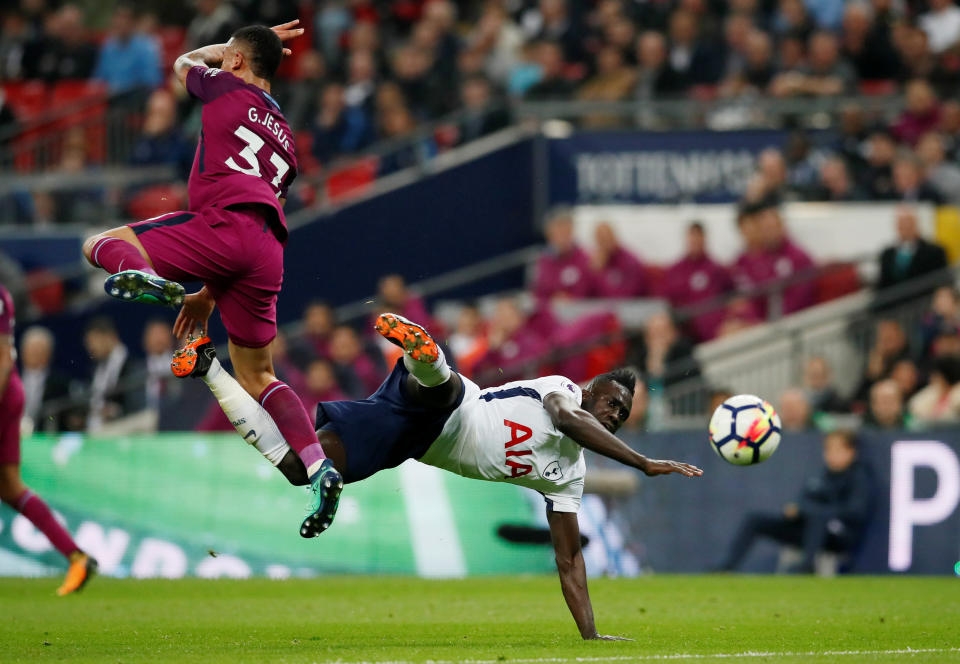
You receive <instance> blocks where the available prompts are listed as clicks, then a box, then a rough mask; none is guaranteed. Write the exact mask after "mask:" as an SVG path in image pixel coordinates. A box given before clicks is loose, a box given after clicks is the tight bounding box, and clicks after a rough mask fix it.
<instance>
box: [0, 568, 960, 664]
mask: <svg viewBox="0 0 960 664" xmlns="http://www.w3.org/2000/svg"><path fill="white" fill-rule="evenodd" d="M56 585H57V580H55V579H30V580H11V579H5V580H0V607H2V618H0V662H45V661H50V662H54V661H57V662H63V661H71V662H98V663H100V662H231V663H236V662H336V661H339V662H364V661H369V662H380V661H409V662H422V661H427V660H434V661H437V660H442V661H464V660H473V661H484V662H491V663H493V664H495V663H497V662H500V661H515V662H518V663H519V662H529V663H531V664H533V663H536V662H574V661H578V658H580V659H579V661H591V662H628V661H663V660H666V661H673V660H677V661H681V662H682V661H688V660H689V661H717V662H721V661H729V660H732V661H751V662H752V661H757V662H760V661H763V662H776V663H778V664H779V663H788V662H789V663H794V662H811V661H814V662H834V661H836V662H907V661H909V662H960V580H958V579H951V578H944V577H941V578H906V577H899V578H895V577H888V578H872V577H860V578H854V577H850V578H839V579H816V578H800V577H750V576H652V577H647V578H640V579H632V580H626V579H622V580H618V579H597V580H594V581H592V582H591V594H592V597H593V604H594V610H595V612H596V614H597V624H598V627H599V629H600V631H601V632H602V633H608V634H611V633H612V634H621V635H624V636H630V637H632V638H634V639H636V641H634V642H630V643H602V642H589V643H585V642H583V641H581V640H580V639H579V637H578V635H577V633H576V630H575V628H574V625H573V621H572V620H571V618H570V616H569V614H568V613H567V610H566V607H565V606H564V603H563V599H562V597H561V595H560V588H559V583H558V582H557V580H556V579H555V578H550V577H489V578H473V579H469V580H464V581H424V580H417V579H406V578H393V577H385V578H369V577H364V578H356V577H335V578H323V579H313V580H305V581H297V580H289V581H266V580H250V581H227V580H217V581H204V580H182V581H161V580H151V581H135V580H116V579H94V581H93V582H92V583H91V584H90V586H89V587H88V588H87V589H86V590H85V591H84V592H83V593H81V594H79V595H77V596H74V597H66V598H58V597H55V596H54V594H53V589H54V588H55V586H56ZM908 649H913V650H919V651H920V652H907V650H908Z"/></svg>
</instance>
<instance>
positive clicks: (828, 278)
mask: <svg viewBox="0 0 960 664" xmlns="http://www.w3.org/2000/svg"><path fill="white" fill-rule="evenodd" d="M815 286H816V293H817V295H816V298H817V303H818V304H819V303H821V302H829V301H830V300H835V299H837V298H838V297H843V296H844V295H849V294H850V293H856V292H857V291H858V290H860V288H861V287H862V284H861V283H860V275H859V274H858V273H857V268H856V266H855V265H851V264H849V263H837V264H834V265H828V266H826V267H825V268H824V270H823V273H822V274H821V275H820V276H819V277H818V278H817V280H816V283H815Z"/></svg>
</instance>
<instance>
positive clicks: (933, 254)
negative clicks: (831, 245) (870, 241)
mask: <svg viewBox="0 0 960 664" xmlns="http://www.w3.org/2000/svg"><path fill="white" fill-rule="evenodd" d="M896 215H897V243H896V244H895V245H893V246H890V247H887V248H886V249H884V250H883V252H882V253H881V254H880V279H879V280H878V281H877V290H878V291H883V290H884V289H886V288H890V287H892V286H897V285H899V284H902V283H905V282H908V281H910V280H912V279H916V278H917V277H922V276H923V275H925V274H930V273H933V272H937V271H938V270H942V269H943V268H945V267H946V266H947V254H946V252H945V251H944V250H943V247H941V246H939V245H937V244H934V243H933V242H929V241H927V240H925V239H923V238H922V237H920V231H919V230H918V228H917V215H916V213H915V212H914V210H913V209H912V208H910V207H909V206H906V205H902V206H900V207H898V208H897V213H896ZM937 285H938V284H932V285H931V287H930V289H929V290H930V291H933V290H934V289H935V288H936V286H937ZM916 295H918V294H916Z"/></svg>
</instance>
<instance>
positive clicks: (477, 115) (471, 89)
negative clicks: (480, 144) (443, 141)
mask: <svg viewBox="0 0 960 664" xmlns="http://www.w3.org/2000/svg"><path fill="white" fill-rule="evenodd" d="M461 98H462V100H463V115H462V118H463V119H462V120H461V121H460V126H459V139H458V143H467V142H469V141H474V140H476V139H478V138H482V137H484V136H487V135H488V134H492V133H493V132H495V131H498V130H500V129H503V128H504V127H506V126H507V125H509V124H510V113H509V111H507V109H506V108H504V107H502V106H501V105H500V104H496V105H494V102H493V93H492V91H491V88H490V81H489V80H487V79H486V78H484V77H483V76H472V77H470V78H468V79H467V80H466V81H464V82H463V87H462V90H461Z"/></svg>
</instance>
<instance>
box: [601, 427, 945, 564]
mask: <svg viewBox="0 0 960 664" xmlns="http://www.w3.org/2000/svg"><path fill="white" fill-rule="evenodd" d="M821 440H822V436H821V435H819V434H816V433H789V432H788V433H786V434H784V438H783V440H782V442H781V444H780V447H779V449H778V450H777V451H776V453H775V454H774V455H773V456H772V457H770V459H769V460H767V461H765V462H763V463H761V464H759V465H756V466H732V465H730V464H728V463H726V462H725V461H723V460H721V459H720V458H719V457H718V456H717V455H716V454H715V453H714V452H713V451H712V450H711V449H710V446H709V444H708V443H707V439H706V431H704V432H702V433H701V432H689V433H680V434H677V433H672V434H670V433H656V434H648V435H644V436H638V437H636V438H629V441H630V443H631V445H633V446H634V447H635V449H637V450H639V451H640V452H641V453H643V454H645V455H648V456H650V457H653V458H668V459H677V460H682V461H687V462H689V463H693V464H696V465H698V466H700V467H701V468H703V470H704V474H703V477H700V478H697V479H686V478H682V477H679V476H675V475H670V476H665V477H653V478H642V479H641V489H640V492H639V493H638V494H637V495H636V496H634V497H632V498H631V499H630V500H629V502H628V505H626V506H625V507H626V508H627V509H626V510H625V511H624V512H622V513H621V514H622V515H624V516H625V517H626V518H628V519H629V522H630V524H631V530H632V537H633V538H635V540H636V541H637V542H638V543H640V546H641V550H640V551H639V552H638V553H639V556H640V558H641V562H642V564H644V565H649V566H650V567H652V568H653V569H655V570H657V571H661V572H695V571H703V570H708V569H712V568H714V567H716V566H718V565H719V564H720V563H721V562H722V560H723V558H724V556H725V554H726V553H727V551H728V548H729V547H730V545H731V543H732V540H733V538H734V535H735V534H736V532H737V529H738V528H739V526H740V524H741V523H742V522H743V520H744V519H745V518H746V517H747V515H749V514H752V513H762V514H770V515H774V516H776V515H780V514H782V510H783V506H784V504H785V503H788V502H796V501H797V499H798V497H799V495H800V493H801V491H802V489H803V488H804V486H805V485H806V484H807V483H808V482H810V481H812V480H813V479H815V478H817V477H818V476H819V475H820V474H821V473H822V472H823V459H822V447H821ZM860 444H861V452H860V453H861V458H862V459H863V460H864V461H866V463H867V464H868V465H869V467H870V468H871V469H872V475H873V477H874V485H875V487H874V491H875V494H874V501H873V505H874V509H873V512H872V515H871V518H870V521H869V524H868V525H867V528H866V531H865V535H864V537H863V538H862V540H861V541H859V543H858V544H857V545H856V547H855V551H854V552H853V554H852V556H851V557H850V558H849V559H848V560H846V561H845V562H844V564H843V569H846V570H848V571H852V572H857V573H869V574H879V573H893V572H906V573H913V574H950V575H952V574H954V566H955V565H957V563H958V561H960V432H958V431H955V430H950V431H929V432H924V433H920V434H918V433H916V432H880V431H872V432H864V433H862V434H861V436H860ZM590 465H591V464H590V463H589V462H588V467H589V466H590ZM778 551H779V547H777V546H775V545H774V544H773V543H771V542H770V541H769V540H761V541H760V542H759V543H758V544H757V546H755V547H754V548H753V549H752V551H751V552H750V554H749V555H748V557H747V558H746V559H745V560H744V561H743V564H742V566H741V567H740V569H741V570H742V571H748V572H771V571H773V570H774V568H775V567H776V563H777V553H778Z"/></svg>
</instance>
